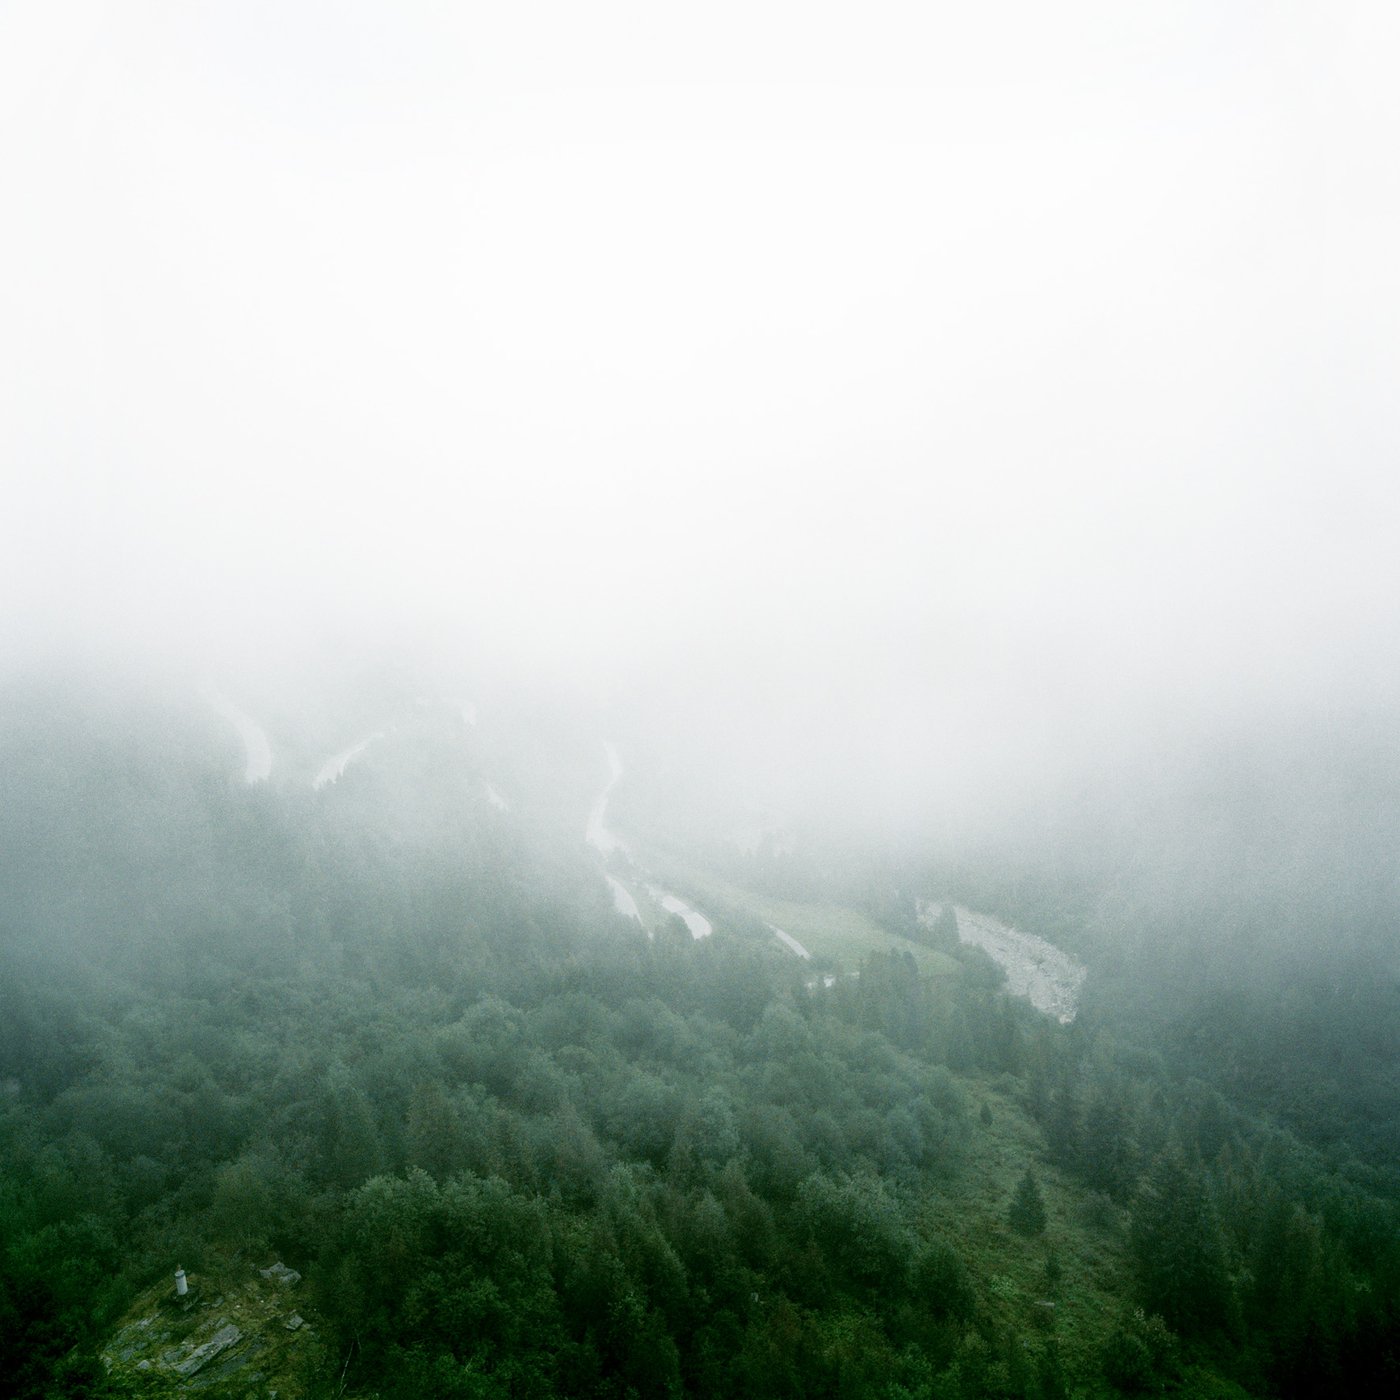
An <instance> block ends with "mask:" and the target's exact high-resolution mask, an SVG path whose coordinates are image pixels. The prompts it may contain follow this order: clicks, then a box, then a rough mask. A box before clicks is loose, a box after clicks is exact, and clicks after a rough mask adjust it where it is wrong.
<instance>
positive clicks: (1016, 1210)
mask: <svg viewBox="0 0 1400 1400" xmlns="http://www.w3.org/2000/svg"><path fill="white" fill-rule="evenodd" d="M1007 1218H1008V1220H1009V1221H1010V1224H1011V1228H1012V1229H1013V1230H1015V1231H1016V1233H1017V1234H1020V1235H1039V1234H1043V1233H1044V1231H1045V1202H1044V1201H1043V1200H1041V1197H1040V1187H1039V1185H1037V1183H1036V1179H1035V1173H1034V1172H1033V1171H1031V1169H1030V1168H1029V1167H1027V1168H1026V1174H1025V1176H1023V1177H1022V1178H1021V1180H1020V1182H1019V1183H1018V1185H1017V1187H1016V1194H1015V1195H1014V1196H1013V1197H1012V1198H1011V1210H1010V1212H1009V1214H1008V1217H1007Z"/></svg>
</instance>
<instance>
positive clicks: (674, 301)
mask: <svg viewBox="0 0 1400 1400" xmlns="http://www.w3.org/2000/svg"><path fill="white" fill-rule="evenodd" d="M1397 40H1400V18H1397V16H1396V14H1395V12H1394V9H1393V7H1390V6H1386V5H1381V4H1354V5H1340V4H1329V5H1320V4H1278V3H1268V4H1266V3H1262V2H1261V3H1220V2H1219V0H1211V3H1208V4H1207V3H1200V4H1194V3H1172V4H1168V5H1157V4H1143V5H1133V6H1122V5H1110V4H1093V3H1073V4H1069V5H1060V6H1054V7H1044V6H1038V5H1027V4H994V5H987V6H978V7H971V9H970V8H969V7H966V6H952V5H938V6H920V5H900V4H892V5H876V6H865V7H861V10H860V13H859V14H858V15H857V13H856V12H855V10H854V9H852V8H850V7H834V6H810V5H804V6H798V5H786V4H779V5H775V4H758V5H755V4H744V5H728V4H721V5H708V6H705V7H703V9H702V10H695V11H693V12H689V13H679V12H675V13H673V12H672V11H670V10H669V9H661V10H658V9H657V8H656V7H654V6H646V5H618V4H606V5H588V6H577V5H564V4H557V5H556V4H519V5H510V6H477V5H470V6H450V5H441V4H424V3H418V4H402V5H395V6H392V7H390V6H375V5H368V4H359V3H338V4H323V3H299V4H295V5H290V6H289V5H272V4H252V3H246V2H244V0H240V3H226V4H221V3H212V4H201V5H192V6H185V5H182V6H171V5H163V4H144V5H142V4H123V5H102V4H65V3H46V4H42V5H40V4H15V5H10V6H7V7H5V10H4V13H3V16H0V169H3V172H4V187H5V192H6V208H7V212H6V216H5V218H4V219H3V221H0V396H3V397H0V462H3V464H4V465H3V469H2V470H3V472H4V476H5V480H6V491H5V496H6V509H5V511H4V512H3V516H0V639H3V645H4V649H5V652H6V654H7V656H8V657H9V658H11V659H12V660H19V661H21V662H24V661H26V660H32V659H33V658H34V657H36V656H41V657H43V656H47V657H52V655H53V654H54V652H55V651H58V652H62V651H64V650H67V649H83V648H88V649H91V648H93V647H100V648H101V649H102V650H103V651H104V652H106V653H113V654H122V653H129V654H132V655H143V656H144V655H155V654H159V655H162V656H164V657H165V658H166V659H169V658H170V657H177V658H178V657H183V656H189V657H193V658H196V660H197V663H198V664H199V665H205V666H207V665H210V664H217V665H218V666H219V667H222V669H223V673H224V674H225V675H227V674H228V673H230V672H233V673H237V672H238V671H239V670H240V668H248V667H253V666H257V667H260V668H261V669H263V670H267V669H269V668H275V667H276V666H277V665H282V664H287V665H290V664H293V660H294V658H296V657H297V656H298V655H303V659H304V657H305V655H310V654H313V652H314V654H315V655H318V656H320V655H324V654H326V653H334V652H336V651H337V650H342V651H343V650H345V649H352V650H356V651H369V650H372V649H373V648H374V647H375V646H376V645H378V644H379V643H381V642H387V641H392V643H393V645H394V647H395V648H397V649H399V650H405V649H411V648H413V647H417V646H421V647H423V648H424V649H427V650H431V651H433V652H435V653H436V654H438V655H440V656H447V657H459V658H460V657H468V656H476V655H486V654H490V655H491V656H493V657H496V658H498V660H501V659H503V664H506V665H508V666H510V665H514V666H518V667H520V668H521V669H522V670H526V671H529V672H531V673H532V674H537V675H544V676H548V677H553V678H555V679H557V680H559V681H561V682H564V683H567V684H568V685H570V686H572V687H576V688H578V689H580V690H581V691H582V692H584V693H587V694H588V695H590V696H592V697H594V698H595V699H596V700H598V701H600V702H602V703H603V704H604V705H605V706H612V707H614V709H613V713H614V714H629V715H631V716H633V721H632V722H633V723H641V721H640V720H639V719H637V716H638V715H642V716H645V715H646V714H648V713H651V714H659V713H665V714H668V715H674V716H677V717H678V720H679V722H680V724H681V726H682V727H687V728H689V729H690V730H691V731H692V732H693V733H695V734H697V735H699V736H700V740H701V742H703V743H704V744H708V745H710V746H712V747H714V746H718V747H720V748H723V749H725V750H726V752H728V753H729V754H730V756H731V757H733V756H734V755H735V754H739V755H747V758H748V761H753V760H754V758H755V756H756V755H759V754H765V755H767V756H768V759H769V761H770V762H771V763H773V764H774V765H776V766H779V767H784V766H785V771H786V772H787V773H788V775H789V776H791V774H792V772H806V771H808V770H809V768H810V765H811V763H812V759H813V755H814V754H816V755H821V756H822V761H823V762H824V763H826V764H827V765H828V766H829V773H828V778H827V785H828V786H829V785H830V782H831V781H832V780H841V779H843V778H845V777H850V778H852V781H853V782H855V781H856V779H855V777H854V776H853V775H854V774H858V773H859V774H863V775H864V776H865V780H866V782H867V786H868V787H869V788H870V790H871V791H874V792H875V793H877V794H882V795H883V797H885V798H888V800H890V801H891V802H894V803H896V804H898V803H899V802H902V801H905V800H906V799H907V798H908V796H909V790H910V789H918V788H919V787H920V786H922V785H924V784H925V783H927V782H928V781H930V780H932V779H933V777H934V775H937V774H940V773H941V774H942V775H944V777H945V779H947V777H948V775H949V774H950V773H951V772H952V771H953V770H954V769H955V768H956V769H957V770H958V772H959V773H960V774H961V778H960V781H961V782H962V786H963V788H964V789H965V790H966V792H967V793H971V792H972V791H973V790H974V789H977V788H985V787H986V786H987V785H988V784H995V783H999V782H1002V781H1007V782H1012V783H1013V784H1022V785H1024V784H1028V783H1041V784H1044V783H1051V784H1054V783H1057V782H1059V781H1061V780H1062V778H1063V776H1064V772H1065V770H1067V769H1073V768H1074V767H1075V765H1076V764H1078V763H1079V762H1080V761H1081V760H1082V759H1085V758H1086V757H1087V756H1089V755H1093V756H1094V757H1095V758H1096V760H1097V761H1099V762H1102V761H1104V755H1105V754H1112V753H1119V752H1124V753H1126V752H1128V751H1131V750H1134V749H1135V748H1137V749H1140V748H1141V747H1142V746H1143V745H1144V743H1147V742H1151V743H1156V742H1157V741H1158V740H1159V739H1161V738H1162V736H1164V735H1165V736H1170V738H1171V739H1172V740H1173V742H1175V741H1178V740H1181V739H1182V738H1183V737H1184V736H1190V735H1192V734H1198V733H1207V732H1215V731H1218V730H1239V729H1249V728H1251V727H1252V726H1255V725H1257V724H1264V723H1274V722H1282V721H1283V720H1284V719H1291V718H1296V717H1297V716H1298V715H1311V716H1314V717H1320V718H1321V719H1322V720H1324V721H1326V722H1335V721H1336V720H1337V719H1338V718H1339V717H1340V718H1343V719H1344V718H1345V717H1346V716H1348V715H1353V714H1356V713H1360V712H1371V711H1375V710H1377V709H1380V708H1383V707H1384V706H1386V705H1388V704H1389V703H1390V702H1391V701H1392V700H1393V699H1394V694H1393V691H1394V681H1395V676H1396V674H1397V672H1396V662H1397V659H1400V658H1397V656H1396V644H1395V638H1396V637H1397V636H1398V635H1400V628H1397V624H1400V615H1397V614H1400V588H1397V586H1396V585H1397V583H1400V579H1397V566H1396V563H1395V548H1394V545H1395V540H1396V538H1397V532H1396V526H1397V524H1398V523H1400V486H1397V482H1396V477H1395V474H1394V471H1393V463H1394V461H1395V449H1396V447H1397V445H1400V422H1398V421H1397V412H1396V405H1395V397H1394V385H1395V383H1397V382H1400V332H1398V331H1397V324H1398V323H1397V317H1396V312H1397V310H1398V309H1400V271H1398V270H1397V264H1396V261H1395V258H1394V256H1393V250H1394V248H1395V247H1396V246H1400V172H1398V171H1397V167H1396V165H1395V162H1394V160H1393V152H1394V149H1395V142H1396V139H1397V137H1400V95H1397V90H1396V87H1395V84H1394V82H1393V74H1394V60H1395V57H1396V43H1397ZM836 735H842V736H844V741H843V742H844V745H845V746H844V747H841V748H839V750H833V748H832V746H831V743H832V740H833V737H834V736H836Z"/></svg>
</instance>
